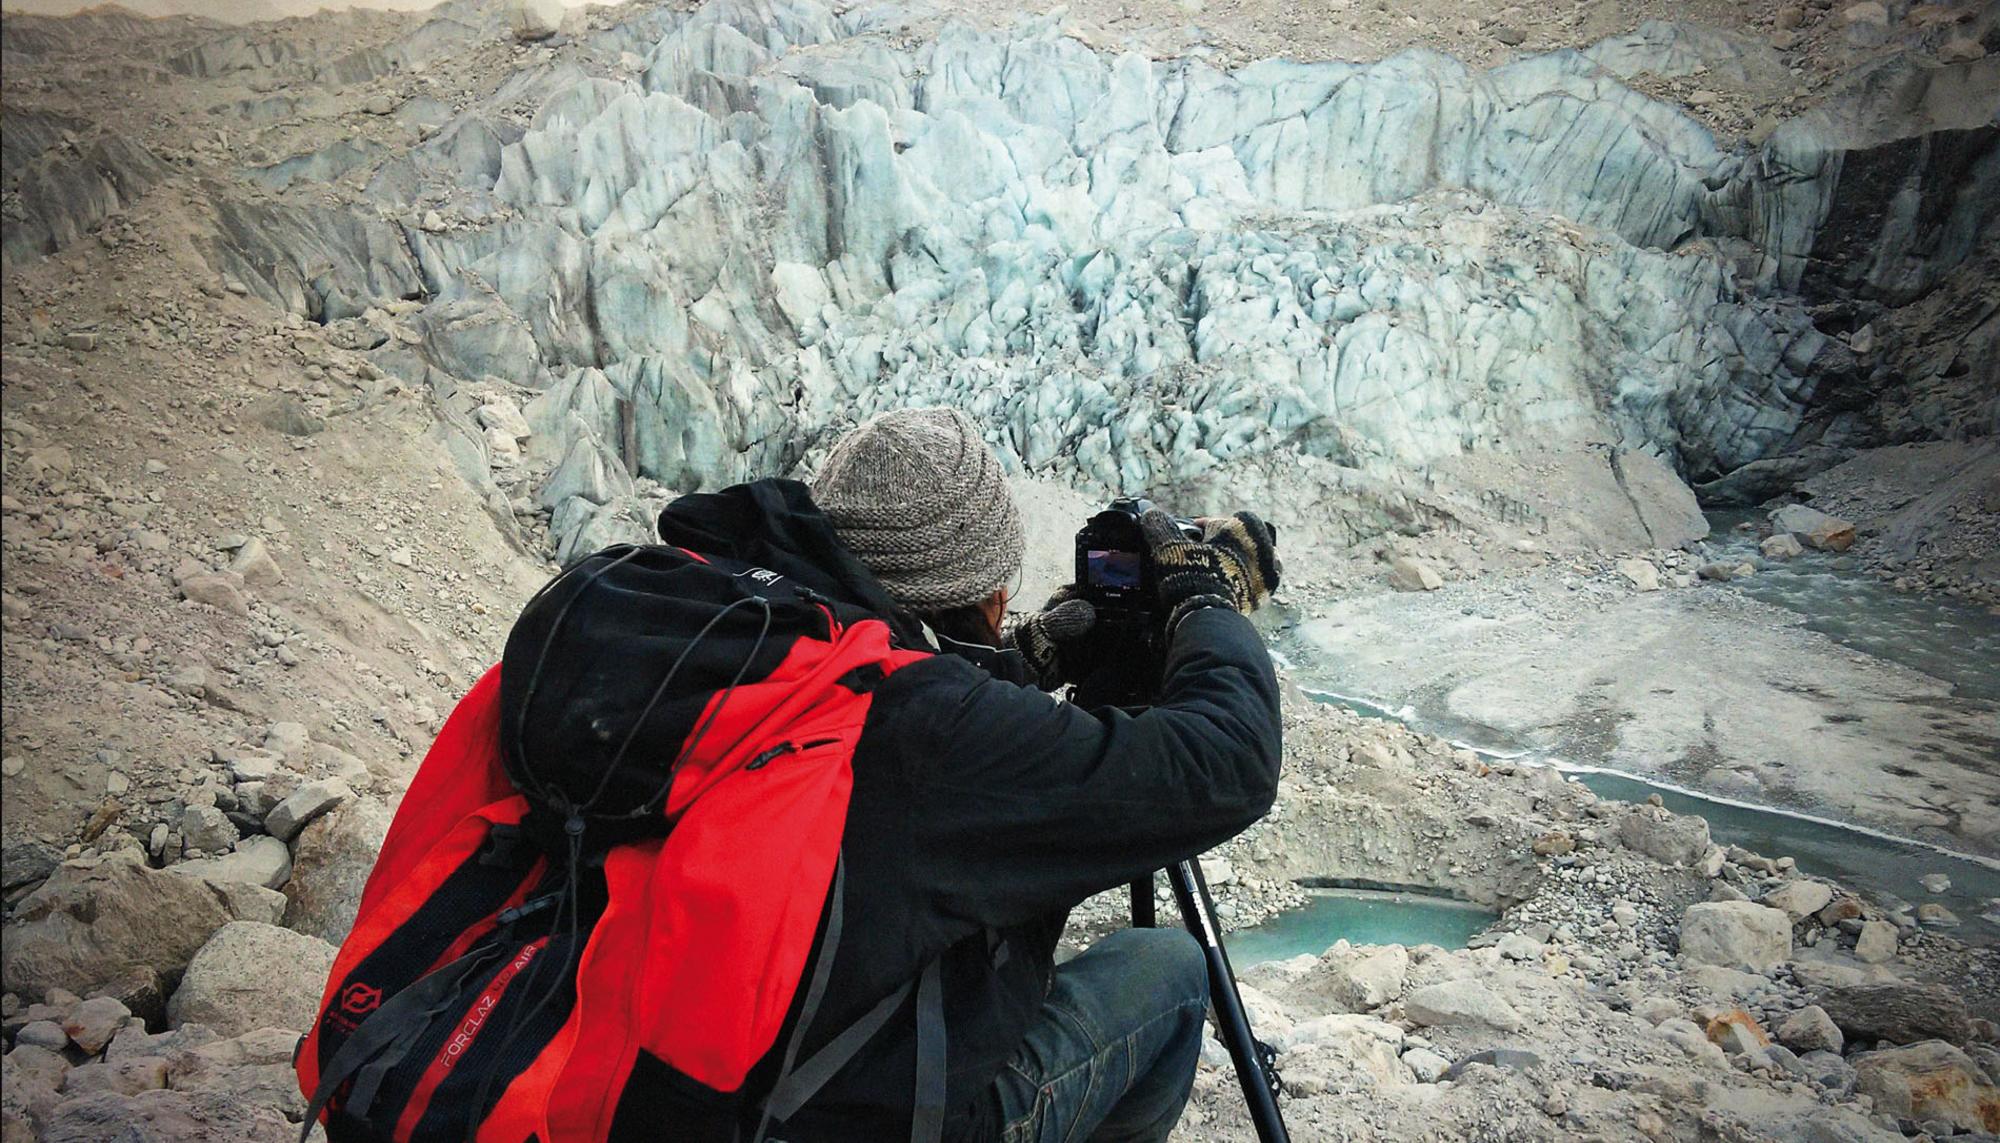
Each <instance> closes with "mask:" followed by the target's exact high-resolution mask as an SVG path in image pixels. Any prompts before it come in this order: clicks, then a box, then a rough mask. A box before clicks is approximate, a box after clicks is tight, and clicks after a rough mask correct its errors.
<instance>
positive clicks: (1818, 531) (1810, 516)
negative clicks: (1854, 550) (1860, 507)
mask: <svg viewBox="0 0 2000 1143" xmlns="http://www.w3.org/2000/svg"><path fill="white" fill-rule="evenodd" d="M1771 527H1772V528H1773V529H1775V530H1777V531H1779V532H1789V533H1790V534H1791V535H1792V536H1794V537H1796V538H1797V539H1798V541H1799V543H1801V544H1804V545H1805V546H1806V547H1808V548H1817V549H1819V550H1820V551H1823V552H1844V551H1846V550H1847V549H1849V548H1851V547H1853V546H1854V525H1852V524H1850V523H1848V522H1847V521H1845V520H1842V519H1840V518H1839V517H1838V516H1829V515H1827V514H1826V513H1824V512H1821V511H1820V510H1819V509H1817V508H1808V507H1806V506H1805V505H1803V504H1787V505H1785V506H1784V507H1782V508H1780V509H1778V510H1777V511H1775V512H1773V513H1771Z"/></svg>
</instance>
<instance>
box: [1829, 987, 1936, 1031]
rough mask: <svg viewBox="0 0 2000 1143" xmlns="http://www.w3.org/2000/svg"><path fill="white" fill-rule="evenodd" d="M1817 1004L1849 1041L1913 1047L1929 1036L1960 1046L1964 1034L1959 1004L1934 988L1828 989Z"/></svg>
mask: <svg viewBox="0 0 2000 1143" xmlns="http://www.w3.org/2000/svg"><path fill="white" fill-rule="evenodd" d="M1819 1005H1820V1007H1821V1008H1824V1009H1825V1010H1826V1014H1827V1015H1828V1016H1830V1017H1832V1018H1833V1022H1834V1023H1835V1024H1838V1025H1839V1026H1840V1030H1841V1031H1842V1032H1845V1033H1847V1035H1848V1037H1849V1038H1850V1039H1855V1040H1886V1041H1888V1042H1889V1043H1892V1044H1913V1043H1915V1042H1917V1041H1918V1040H1928V1039H1931V1038H1933V1037H1936V1038H1939V1039H1944V1040H1949V1041H1952V1042H1953V1043H1962V1042H1963V1041H1964V1040H1965V1038H1966V1035H1967V1034H1968V1032H1969V1030H1970V1026H1969V1025H1968V1024H1967V1023H1966V1019H1967V1017H1966V1010H1965V1001H1964V1000H1962V999H1960V998H1959V996H1958V994H1957V993H1955V992H1952V991H1951V990H1950V989H1948V988H1944V987H1941V986H1939V985H1935V984H1911V983H1907V982H1896V983H1892V984H1856V985H1850V986H1847V987H1844V988H1830V989H1827V990H1826V991H1825V992H1823V993H1821V994H1820V997H1819Z"/></svg>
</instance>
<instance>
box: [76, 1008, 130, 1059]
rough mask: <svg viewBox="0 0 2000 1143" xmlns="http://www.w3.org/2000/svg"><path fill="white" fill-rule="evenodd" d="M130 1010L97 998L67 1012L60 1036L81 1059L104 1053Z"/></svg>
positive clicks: (123, 1024)
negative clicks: (64, 1036)
mask: <svg viewBox="0 0 2000 1143" xmlns="http://www.w3.org/2000/svg"><path fill="white" fill-rule="evenodd" d="M131 1015H132V1010H131V1009H130V1008H127V1007H125V1005H123V1004H121V1003H120V1002H119V1001H117V1000H116V999H114V998H112V997H109V996H98V997H94V998H92V999H90V1000H84V1001H80V1002H78V1004H77V1005H76V1007H74V1008H72V1009H70V1012H69V1017H68V1019H66V1020H64V1021H63V1032H64V1033H65V1034H66V1035H68V1036H69V1039H70V1042H71V1043H73V1044H75V1045H76V1046H77V1047H78V1048H79V1049H80V1050H82V1052H83V1054H84V1055H87V1056H94V1055H96V1054H97V1053H99V1052H101V1051H103V1050H104V1046H105V1045H106V1044H109V1043H110V1042H111V1037H113V1036H115V1035H117V1034H118V1029H120V1028H122V1027H124V1026H125V1021H126V1019H127V1018H129V1017H130V1016H131Z"/></svg>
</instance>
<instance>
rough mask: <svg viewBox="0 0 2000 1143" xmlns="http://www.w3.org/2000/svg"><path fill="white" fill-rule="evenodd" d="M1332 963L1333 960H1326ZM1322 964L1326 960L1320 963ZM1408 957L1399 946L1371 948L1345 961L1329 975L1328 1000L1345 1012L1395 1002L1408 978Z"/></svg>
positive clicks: (1336, 966) (1405, 951) (1360, 1010)
mask: <svg viewBox="0 0 2000 1143" xmlns="http://www.w3.org/2000/svg"><path fill="white" fill-rule="evenodd" d="M1326 959H1327V960H1331V959H1332V957H1331V956H1329V957H1328V958H1326ZM1321 964H1322V965H1325V964H1326V961H1325V960H1323V961H1322V962H1321ZM1409 971H1410V954H1409V951H1408V950H1406V949H1404V948H1403V946H1401V945H1385V946H1382V947H1380V948H1371V949H1368V950H1367V951H1366V952H1364V953H1362V954H1361V955H1360V956H1358V957H1354V958H1351V959H1344V960H1342V961H1341V962H1340V963H1339V964H1337V965H1334V966H1333V967H1332V969H1331V972H1330V973H1329V980H1328V990H1329V992H1330V993H1331V996H1330V999H1331V1000H1332V1001H1333V1002H1334V1003H1335V1004H1337V1005H1339V1006H1340V1008H1341V1009H1343V1010H1345V1011H1348V1012H1365V1011H1367V1010H1369V1009H1371V1008H1379V1007H1381V1006H1382V1005H1384V1004H1387V1003H1388V1002H1389V1001H1391V1000H1394V999H1395V998H1396V997H1397V996H1398V995H1400V994H1401V993H1402V991H1403V981H1404V979H1405V978H1406V977H1407V976H1408V975H1409Z"/></svg>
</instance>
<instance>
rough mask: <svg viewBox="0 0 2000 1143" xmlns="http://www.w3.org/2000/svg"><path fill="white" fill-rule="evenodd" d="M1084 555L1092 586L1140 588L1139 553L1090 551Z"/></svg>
mask: <svg viewBox="0 0 2000 1143" xmlns="http://www.w3.org/2000/svg"><path fill="white" fill-rule="evenodd" d="M1084 555H1085V558H1086V560H1087V563H1088V567H1089V569H1090V586H1092V587H1138V586H1139V553H1138V552H1102V551H1089V552H1086V553H1084Z"/></svg>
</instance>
